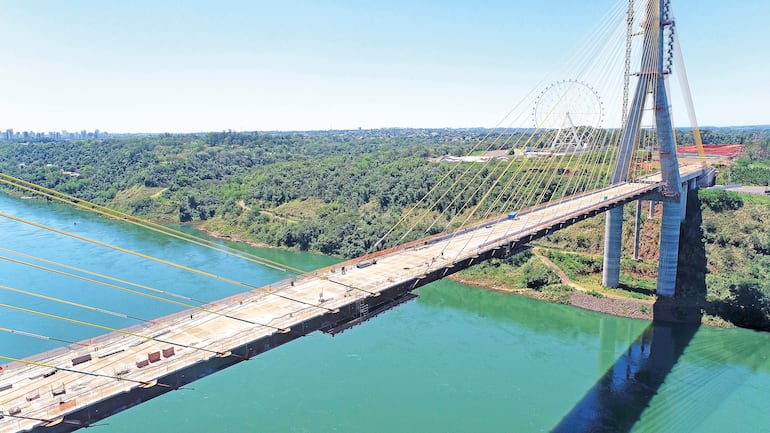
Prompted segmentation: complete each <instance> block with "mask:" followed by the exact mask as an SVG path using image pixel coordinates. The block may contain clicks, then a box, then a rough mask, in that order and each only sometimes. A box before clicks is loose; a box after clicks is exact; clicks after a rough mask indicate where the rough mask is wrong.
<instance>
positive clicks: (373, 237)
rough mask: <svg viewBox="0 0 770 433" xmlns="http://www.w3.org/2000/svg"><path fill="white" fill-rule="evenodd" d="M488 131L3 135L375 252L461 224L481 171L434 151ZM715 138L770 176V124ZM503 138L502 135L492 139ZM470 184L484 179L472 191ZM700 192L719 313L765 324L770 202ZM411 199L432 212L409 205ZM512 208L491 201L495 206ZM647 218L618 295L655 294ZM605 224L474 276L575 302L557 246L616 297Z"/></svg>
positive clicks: (98, 191)
mask: <svg viewBox="0 0 770 433" xmlns="http://www.w3.org/2000/svg"><path fill="white" fill-rule="evenodd" d="M488 133H489V131H487V130H483V129H468V130H422V129H403V130H401V129H395V130H375V131H366V130H364V131H324V132H304V133H235V132H221V133H210V134H197V135H193V134H190V135H170V134H164V135H160V136H155V137H127V138H110V139H104V140H85V141H63V142H53V143H51V142H1V143H0V171H2V172H3V173H7V174H10V175H12V176H16V177H19V178H22V179H24V180H27V181H30V182H33V183H36V184H40V185H42V186H45V187H48V188H53V189H56V190H58V191H62V192H65V193H68V194H72V195H75V196H77V197H80V198H82V199H85V200H89V201H93V202H96V203H99V204H104V205H108V206H112V207H115V208H118V209H121V210H124V211H127V212H129V213H132V214H134V215H137V216H141V217H149V218H153V219H156V220H160V221H167V222H186V223H196V224H199V225H202V226H203V227H204V228H205V229H207V230H210V231H213V232H218V233H221V234H228V235H232V236H237V237H238V238H240V239H244V240H249V241H254V242H260V243H265V244H269V245H274V246H281V247H290V248H297V249H302V250H311V251H318V252H322V253H325V254H333V255H338V256H343V257H353V256H357V255H360V254H363V253H366V252H368V251H370V250H371V249H372V248H373V247H374V245H375V242H376V241H377V240H378V239H379V238H380V237H381V236H382V235H383V234H384V233H386V232H387V231H388V230H389V229H390V228H391V227H393V225H394V224H395V223H396V222H398V221H399V220H401V219H402V218H404V219H405V222H406V224H402V227H409V226H414V227H415V230H414V231H412V232H411V233H405V232H404V231H403V230H404V229H398V230H396V231H395V232H394V233H393V234H392V236H391V237H390V238H389V239H388V240H387V241H386V242H385V243H384V244H382V245H381V247H382V246H388V245H390V244H392V243H393V242H397V241H398V240H403V241H407V240H410V239H412V238H416V237H420V236H423V235H424V234H425V233H436V232H439V231H442V230H451V229H452V228H453V227H456V225H457V222H456V221H462V220H463V219H464V218H465V217H466V216H467V215H468V212H469V211H468V209H469V208H470V207H473V206H475V205H476V204H477V203H478V202H477V200H478V197H476V196H474V195H473V194H472V193H471V191H472V190H473V189H474V188H475V187H477V186H479V185H475V184H474V185H468V183H470V182H473V180H472V177H471V176H468V177H466V178H460V177H459V176H458V174H457V173H454V174H452V173H449V171H450V169H451V167H452V165H451V164H443V163H436V162H430V158H435V157H439V156H442V155H447V154H452V155H464V154H467V153H468V152H469V151H470V150H471V149H472V148H473V146H474V145H475V144H476V143H477V142H478V141H479V139H481V138H482V137H484V136H485V135H486V134H488ZM524 133H525V132H516V133H515V134H524ZM703 137H704V141H706V142H710V143H740V144H745V146H746V156H745V157H744V158H742V159H740V160H739V161H738V162H737V163H736V164H735V165H734V166H727V167H722V168H721V171H720V177H724V176H725V173H729V177H730V178H731V179H732V181H733V182H736V181H738V182H741V183H745V184H756V185H768V184H770V168H769V167H770V163H769V162H768V158H770V129H767V128H765V129H762V128H742V129H714V130H706V131H703ZM494 139H495V137H494V135H493V136H492V137H491V138H490V140H494ZM677 139H678V142H680V143H682V144H687V143H688V142H689V140H691V136H689V135H688V134H687V133H686V132H683V131H678V136H677ZM514 141H515V140H511V142H514ZM589 158H592V155H588V154H586V155H585V156H581V157H576V158H573V159H572V160H570V162H568V163H565V164H562V165H559V166H553V167H551V168H548V169H547V170H552V172H548V173H543V175H542V176H541V177H540V179H542V180H540V181H538V182H532V183H527V184H524V185H521V189H522V190H523V191H519V193H520V194H521V196H522V197H525V198H526V200H524V201H521V202H520V204H521V206H526V205H530V204H533V203H535V202H537V201H540V200H547V199H548V198H549V197H550V196H561V195H563V194H570V193H576V192H580V191H581V189H580V188H581V186H580V185H578V184H576V183H572V182H571V181H569V182H554V181H553V180H552V179H554V178H555V177H558V176H561V175H566V174H568V175H569V179H572V178H574V179H579V178H580V177H581V176H583V177H585V176H589V177H594V178H597V179H599V178H600V176H601V174H600V173H601V171H600V167H595V166H591V165H590V164H586V163H585V161H586V160H587V159H589ZM462 164H463V168H464V169H465V168H468V169H470V173H471V174H478V175H479V176H478V178H483V177H485V176H486V175H487V174H490V173H489V170H494V169H493V168H490V167H489V166H486V165H483V164H473V163H462ZM532 164H533V163H532V162H531V161H528V160H526V159H517V160H514V161H513V163H512V166H511V167H510V169H509V171H506V172H504V173H501V174H502V176H503V181H502V182H500V184H499V185H492V186H490V188H493V190H492V191H491V193H492V195H497V194H501V195H502V198H503V200H502V201H501V202H505V201H506V200H507V198H509V197H508V196H507V195H506V194H510V191H505V190H504V188H502V187H501V186H500V185H505V184H506V183H508V182H509V181H515V179H512V178H511V176H513V174H512V173H515V172H518V173H527V172H530V171H533V170H540V171H542V170H543V169H542V168H538V169H535V168H533V167H534V166H533V165H532ZM461 171H463V170H457V172H458V173H459V172H461ZM444 176H448V179H449V181H450V182H447V183H452V182H454V181H457V183H458V185H459V187H458V190H459V191H463V192H462V193H461V194H460V195H459V196H457V194H449V195H446V196H442V197H443V198H441V199H440V200H438V201H437V202H436V203H435V206H434V205H433V204H431V205H430V206H428V205H427V204H426V203H423V202H421V201H420V199H421V198H422V197H423V196H425V194H426V193H427V192H428V191H430V190H431V189H432V188H434V187H435V186H436V185H438V184H439V182H440V180H441V179H442V177H444ZM562 177H564V176H562ZM469 179H471V180H469ZM513 183H514V184H516V183H515V182H513ZM465 185H468V186H473V187H474V188H468V189H467V190H466V189H463V188H464V186H465ZM481 186H482V187H483V186H484V185H481ZM440 188H444V186H439V194H437V196H441V192H442V191H443V190H441V189H440ZM14 193H16V194H24V192H19V191H15V192H14ZM700 196H701V200H702V206H703V214H702V217H703V221H702V224H701V226H702V232H703V235H702V239H703V242H704V248H705V250H706V253H707V256H708V269H707V270H706V271H707V274H706V284H707V285H708V299H709V301H710V302H711V303H710V304H709V308H711V312H713V313H714V314H719V315H722V316H730V317H733V321H735V322H738V320H735V319H734V317H737V316H740V315H741V314H742V315H743V316H749V315H750V314H754V313H755V312H759V313H758V314H759V315H758V316H756V317H755V318H754V319H752V320H751V323H754V324H760V325H757V327H763V326H766V324H764V322H762V320H760V319H759V318H760V317H762V318H766V314H765V315H764V316H763V315H762V314H764V312H765V311H766V310H767V299H768V298H767V295H768V293H769V292H770V288H768V276H770V259H768V251H769V250H770V243H769V242H768V227H769V226H770V212H768V206H770V205H768V203H767V200H763V199H762V198H761V197H760V198H750V197H747V196H734V195H732V194H729V193H722V192H704V193H702V194H701V195H700ZM455 197H456V199H455ZM413 206H417V208H418V210H420V211H421V213H425V215H426V216H425V217H424V218H418V217H417V216H415V215H407V214H406V212H407V210H409V209H411V208H412V207H413ZM484 206H487V205H486V204H482V208H483V207H484ZM504 211H505V209H503V208H500V209H490V212H491V213H492V214H495V213H502V212H504ZM405 215H406V216H405ZM626 216H627V219H628V221H632V217H633V207H632V206H627V209H626ZM453 217H458V218H455V219H454V220H453ZM656 219H657V216H655V217H653V218H652V220H656ZM647 220H648V217H647V211H646V209H645V211H644V214H643V227H644V229H643V232H642V242H641V253H640V255H641V260H640V261H633V260H631V259H628V258H625V259H624V260H623V262H622V266H623V276H622V278H621V284H622V289H624V290H625V291H622V292H620V293H619V295H622V296H632V297H639V298H651V297H652V296H653V295H654V287H655V274H656V266H657V262H656V259H657V239H658V230H659V229H658V224H657V223H656V222H655V221H647ZM603 221H604V219H603V217H597V218H594V219H591V220H587V221H585V222H583V223H581V224H579V225H576V226H574V227H572V228H569V229H567V230H563V231H560V232H557V233H556V234H554V235H552V236H551V237H549V238H547V239H545V240H543V241H541V242H540V243H539V244H538V245H539V246H540V247H541V251H540V253H539V254H540V256H536V255H532V256H527V257H526V260H524V261H520V262H519V261H514V262H491V263H489V264H486V265H482V266H480V267H478V268H475V269H473V270H470V271H468V274H467V275H466V276H468V277H470V276H472V275H474V273H475V275H476V276H477V277H479V278H487V279H490V278H496V279H498V280H500V281H503V280H505V279H508V280H510V281H513V282H514V284H515V285H518V286H521V287H522V288H529V289H532V290H545V291H549V290H550V291H551V292H553V293H551V294H550V295H548V296H546V298H548V297H550V298H552V300H555V301H560V302H563V301H564V300H565V295H564V293H566V292H569V289H570V287H569V286H564V285H563V284H562V281H561V280H562V278H560V277H558V276H557V275H556V273H554V271H553V269H551V268H550V267H548V266H542V258H541V257H545V258H547V259H548V260H549V261H550V262H552V263H553V264H554V265H556V266H557V267H558V268H559V269H560V272H563V273H564V274H565V275H566V276H567V277H568V278H570V279H571V280H573V281H574V282H575V283H576V284H580V285H581V286H584V287H587V288H588V289H589V290H592V291H595V292H596V293H597V295H602V296H604V295H605V294H608V295H612V296H614V295H618V293H613V292H607V291H604V290H603V289H602V288H601V285H600V276H599V272H600V270H601V259H600V258H599V257H598V255H599V254H601V249H602V239H603V232H604V228H603ZM632 226H633V224H630V223H629V224H626V226H625V232H624V237H625V238H626V241H625V243H624V245H625V247H624V249H625V250H624V255H625V257H630V255H631V248H632V242H631V241H630V239H631V236H632ZM404 236H405V237H404ZM576 253H577V254H576ZM517 260H520V259H517ZM521 260H523V259H521ZM482 274H483V275H482ZM511 275H512V277H511V278H509V276H511ZM722 301H724V302H722ZM732 301H735V302H732ZM720 302H721V303H720ZM741 308H743V309H744V310H741ZM763 320H764V319H763Z"/></svg>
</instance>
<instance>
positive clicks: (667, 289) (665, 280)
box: [656, 195, 684, 297]
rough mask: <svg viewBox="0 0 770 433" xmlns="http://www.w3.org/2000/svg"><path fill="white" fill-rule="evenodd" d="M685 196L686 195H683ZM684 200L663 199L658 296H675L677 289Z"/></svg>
mask: <svg viewBox="0 0 770 433" xmlns="http://www.w3.org/2000/svg"><path fill="white" fill-rule="evenodd" d="M683 196H684V195H683ZM682 207H683V206H682V201H669V200H664V201H663V218H661V224H660V258H659V259H658V288H657V289H656V293H657V294H658V296H666V297H673V296H674V293H675V291H676V269H677V259H678V257H679V231H680V228H681V223H682V214H683V213H684V212H683V210H682Z"/></svg>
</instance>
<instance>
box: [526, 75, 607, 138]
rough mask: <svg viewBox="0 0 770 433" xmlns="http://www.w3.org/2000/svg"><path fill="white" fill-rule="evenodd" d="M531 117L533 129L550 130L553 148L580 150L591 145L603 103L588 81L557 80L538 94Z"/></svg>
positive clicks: (601, 114) (602, 115) (600, 117)
mask: <svg viewBox="0 0 770 433" xmlns="http://www.w3.org/2000/svg"><path fill="white" fill-rule="evenodd" d="M532 120H533V122H534V124H535V125H534V126H535V129H538V130H545V131H551V132H552V135H550V137H551V144H550V148H551V150H552V151H555V152H581V151H584V150H588V149H590V148H591V147H593V146H592V142H593V141H594V131H595V130H596V129H597V128H599V127H601V125H602V120H604V107H603V105H602V100H601V98H600V97H599V94H598V93H597V92H596V90H594V89H593V88H592V87H591V86H589V85H588V84H586V83H584V82H582V81H577V80H563V81H557V82H555V83H552V84H551V85H549V86H548V87H546V88H545V90H543V91H542V92H541V93H540V95H538V97H537V100H536V101H535V106H534V108H533V110H532Z"/></svg>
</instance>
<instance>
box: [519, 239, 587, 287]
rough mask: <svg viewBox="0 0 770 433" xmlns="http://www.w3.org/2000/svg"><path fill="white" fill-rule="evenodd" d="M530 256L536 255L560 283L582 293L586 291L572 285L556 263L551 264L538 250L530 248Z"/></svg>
mask: <svg viewBox="0 0 770 433" xmlns="http://www.w3.org/2000/svg"><path fill="white" fill-rule="evenodd" d="M532 254H534V255H536V256H537V257H538V258H540V260H542V261H543V263H545V265H546V266H548V267H549V268H551V270H553V271H554V272H556V275H558V276H559V279H561V282H562V283H564V284H566V285H568V286H570V287H572V288H573V289H577V290H581V291H583V292H585V291H586V290H585V289H584V288H583V287H581V286H578V285H577V284H575V283H573V282H572V280H570V279H569V277H568V276H567V274H565V273H564V271H562V270H561V268H560V267H558V266H556V263H554V262H552V261H551V259H549V258H548V257H546V256H545V255H543V253H541V252H540V249H539V248H532Z"/></svg>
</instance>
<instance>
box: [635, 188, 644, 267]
mask: <svg viewBox="0 0 770 433" xmlns="http://www.w3.org/2000/svg"><path fill="white" fill-rule="evenodd" d="M641 230H642V201H641V200H637V201H636V222H635V223H634V260H639V235H640V232H641Z"/></svg>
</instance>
